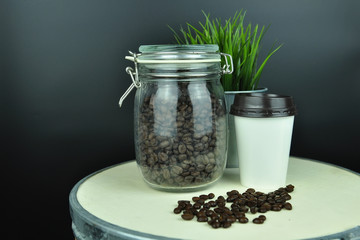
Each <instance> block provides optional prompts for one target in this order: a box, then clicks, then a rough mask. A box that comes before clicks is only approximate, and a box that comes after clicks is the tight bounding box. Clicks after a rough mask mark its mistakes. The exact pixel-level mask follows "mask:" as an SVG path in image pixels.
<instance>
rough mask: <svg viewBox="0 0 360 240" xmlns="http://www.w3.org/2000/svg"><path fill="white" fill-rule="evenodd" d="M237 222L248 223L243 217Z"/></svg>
mask: <svg viewBox="0 0 360 240" xmlns="http://www.w3.org/2000/svg"><path fill="white" fill-rule="evenodd" d="M239 222H240V223H248V222H249V219H248V218H247V217H245V216H244V217H241V218H239Z"/></svg>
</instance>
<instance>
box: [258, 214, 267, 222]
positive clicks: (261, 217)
mask: <svg viewBox="0 0 360 240" xmlns="http://www.w3.org/2000/svg"><path fill="white" fill-rule="evenodd" d="M258 218H259V219H261V220H263V221H265V220H266V217H265V215H260V216H259V217H258Z"/></svg>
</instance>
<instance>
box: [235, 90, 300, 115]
mask: <svg viewBox="0 0 360 240" xmlns="http://www.w3.org/2000/svg"><path fill="white" fill-rule="evenodd" d="M230 114H232V115H235V116H240V117H250V118H269V117H287V116H294V115H296V114H297V111H296V107H295V104H294V101H293V98H292V97H291V96H284V95H279V94H271V93H248V94H241V93H240V94H236V95H235V99H234V103H233V104H232V105H231V109H230Z"/></svg>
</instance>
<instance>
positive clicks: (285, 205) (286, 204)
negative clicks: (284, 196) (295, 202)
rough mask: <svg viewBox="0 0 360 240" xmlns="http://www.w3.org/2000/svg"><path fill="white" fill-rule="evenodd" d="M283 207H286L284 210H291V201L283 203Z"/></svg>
mask: <svg viewBox="0 0 360 240" xmlns="http://www.w3.org/2000/svg"><path fill="white" fill-rule="evenodd" d="M284 208H285V209H286V210H291V209H292V205H291V203H288V202H287V203H285V204H284Z"/></svg>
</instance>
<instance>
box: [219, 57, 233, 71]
mask: <svg viewBox="0 0 360 240" xmlns="http://www.w3.org/2000/svg"><path fill="white" fill-rule="evenodd" d="M220 55H221V56H223V57H224V59H225V65H224V66H223V67H222V74H232V73H233V72H234V63H233V59H232V56H231V55H230V54H227V53H220ZM228 58H229V59H230V63H231V64H229V62H228ZM230 67H231V70H230Z"/></svg>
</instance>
